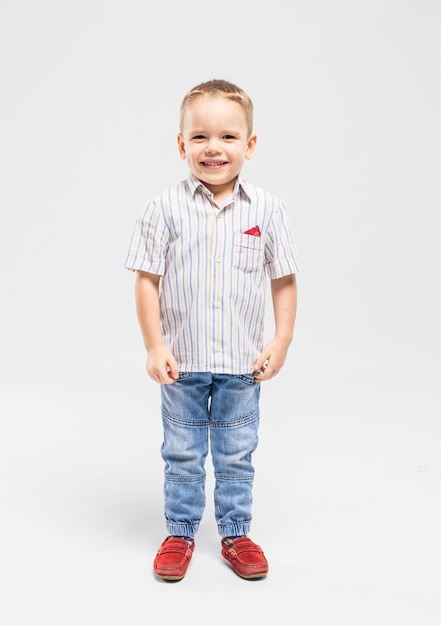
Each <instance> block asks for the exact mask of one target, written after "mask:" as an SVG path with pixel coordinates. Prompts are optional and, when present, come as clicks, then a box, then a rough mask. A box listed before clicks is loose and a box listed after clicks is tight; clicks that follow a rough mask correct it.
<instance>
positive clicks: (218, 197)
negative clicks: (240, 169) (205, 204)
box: [202, 179, 236, 206]
mask: <svg viewBox="0 0 441 626" xmlns="http://www.w3.org/2000/svg"><path fill="white" fill-rule="evenodd" d="M202 182H203V183H204V185H205V187H206V188H207V189H208V190H209V191H211V193H212V194H213V199H214V201H215V202H216V204H217V205H218V206H222V205H223V204H224V203H225V201H226V200H228V199H229V198H231V196H232V195H233V190H234V186H235V184H236V179H234V180H233V181H230V182H228V183H226V184H225V185H207V183H205V182H204V181H202Z"/></svg>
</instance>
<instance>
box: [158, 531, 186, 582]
mask: <svg viewBox="0 0 441 626" xmlns="http://www.w3.org/2000/svg"><path fill="white" fill-rule="evenodd" d="M193 550H194V541H193V540H192V539H184V538H182V537H167V538H166V539H164V541H163V542H162V543H161V545H160V547H159V550H158V552H157V553H156V557H155V560H154V561H153V571H154V572H155V575H156V576H158V578H162V579H163V580H182V578H184V576H185V572H186V571H187V567H188V564H189V563H190V560H191V557H192V556H193Z"/></svg>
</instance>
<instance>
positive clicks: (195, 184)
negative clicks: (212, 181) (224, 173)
mask: <svg viewBox="0 0 441 626" xmlns="http://www.w3.org/2000/svg"><path fill="white" fill-rule="evenodd" d="M186 182H187V185H188V187H189V189H190V192H191V195H192V196H193V197H194V195H195V193H196V191H198V189H200V190H201V192H202V193H204V194H207V195H211V192H210V191H209V189H207V187H205V185H204V183H203V182H202V181H201V180H199V179H198V178H195V177H194V176H193V174H191V173H190V174H189V175H188V176H187V181H186ZM247 185H248V183H247V182H246V181H244V180H243V179H242V178H241V177H240V176H238V177H237V180H236V182H235V183H234V189H233V194H232V195H233V197H234V196H236V195H238V194H239V193H240V192H241V191H243V192H244V193H245V194H246V196H248V198H249V197H250V194H249V192H248V191H247Z"/></svg>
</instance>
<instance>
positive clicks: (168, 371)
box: [146, 347, 179, 385]
mask: <svg viewBox="0 0 441 626" xmlns="http://www.w3.org/2000/svg"><path fill="white" fill-rule="evenodd" d="M146 370H147V374H148V375H149V376H150V378H151V379H152V380H154V381H155V382H157V383H160V384H161V385H171V384H172V383H174V382H175V380H177V378H178V376H179V370H178V364H177V362H176V359H175V357H174V356H173V355H172V353H171V352H170V350H167V348H165V347H164V348H157V349H154V350H150V351H149V353H148V356H147V366H146Z"/></svg>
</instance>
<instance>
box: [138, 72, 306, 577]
mask: <svg viewBox="0 0 441 626" xmlns="http://www.w3.org/2000/svg"><path fill="white" fill-rule="evenodd" d="M252 118H253V105H252V102H251V100H250V98H249V97H248V95H247V94H246V93H244V91H243V90H242V89H240V88H239V87H237V86H236V85H233V84H232V83H229V82H227V81H224V80H212V81H208V82H206V83H202V84H200V85H197V86H196V87H194V88H193V89H192V90H191V91H190V92H189V93H188V94H187V95H186V96H185V97H184V100H183V102H182V105H181V119H180V133H179V135H178V147H179V152H180V155H181V157H182V158H183V159H184V160H186V161H187V164H188V166H189V170H190V171H189V175H188V177H187V179H186V180H184V181H182V182H181V183H179V184H178V185H177V186H175V187H173V188H170V189H168V190H166V191H165V192H163V193H161V194H159V195H158V196H156V197H155V198H153V199H151V200H150V201H149V202H148V203H147V205H146V207H145V209H144V210H143V211H142V212H141V214H140V216H139V219H138V221H137V223H136V225H135V229H134V232H133V235H132V239H131V243H130V249H129V253H128V256H127V261H126V267H127V269H129V270H131V271H136V287H135V293H136V305H137V315H138V320H139V324H140V328H141V332H142V335H143V339H144V344H145V347H146V350H147V373H148V375H149V376H150V377H151V378H152V379H153V380H155V381H156V382H157V383H159V384H160V385H161V411H162V421H163V430H164V439H163V443H162V448H161V454H162V458H163V460H164V463H165V480H164V499H165V521H166V528H167V531H168V533H169V535H168V536H167V538H166V539H165V540H164V541H163V543H162V544H161V546H160V548H159V550H158V552H157V554H156V557H155V560H154V564H153V568H154V572H155V574H156V576H157V577H159V578H161V579H164V580H181V579H182V578H183V577H184V575H185V573H186V570H187V567H188V564H189V562H190V559H191V557H192V555H193V550H194V546H195V543H194V535H195V534H196V532H197V530H198V527H199V523H200V520H201V518H202V513H203V510H204V506H205V469H204V466H205V459H206V457H207V454H208V451H209V445H210V451H211V456H212V459H213V466H214V473H215V490H214V501H215V517H216V522H217V526H218V531H219V534H220V536H221V537H222V540H221V553H222V556H223V557H224V558H225V559H226V561H228V563H229V564H230V565H231V566H232V568H233V570H234V571H235V572H236V573H237V574H238V575H239V576H241V577H243V578H249V579H251V578H262V577H264V576H265V575H266V573H267V572H268V563H267V560H266V558H265V555H264V553H263V551H262V549H261V548H260V546H258V545H257V544H255V543H254V542H253V541H252V540H251V539H250V538H249V537H248V533H249V530H250V525H251V505H252V482H253V476H254V468H253V465H252V459H251V457H252V453H253V452H254V450H255V449H256V446H257V431H258V423H259V393H260V383H261V382H263V381H266V380H269V379H270V378H272V377H273V376H275V375H276V374H277V373H278V371H279V370H280V368H281V367H282V365H283V363H284V361H285V358H286V355H287V351H288V347H289V345H290V343H291V340H292V334H293V328H294V321H295V316H296V280H295V273H296V272H297V269H298V262H297V258H296V253H295V249H294V244H293V239H292V236H291V232H290V227H289V224H288V220H287V214H286V208H285V205H284V204H283V203H282V202H280V201H279V200H277V199H276V198H275V197H274V196H272V195H270V194H269V193H267V192H265V191H263V190H262V189H260V188H257V187H255V186H253V185H251V184H250V183H248V182H245V181H244V180H242V179H241V178H240V172H241V169H242V166H243V164H244V161H245V159H250V158H251V156H252V154H253V152H254V148H255V145H256V135H254V134H253V129H252ZM266 274H268V276H269V278H270V279H271V294H272V301H273V309H274V319H275V336H274V338H273V339H272V340H271V341H270V342H269V343H267V344H266V345H265V346H264V347H263V317H264V296H265V285H266V282H265V279H266Z"/></svg>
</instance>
